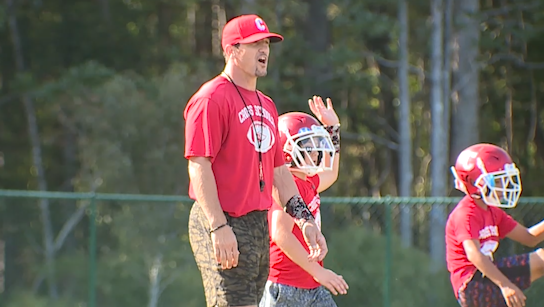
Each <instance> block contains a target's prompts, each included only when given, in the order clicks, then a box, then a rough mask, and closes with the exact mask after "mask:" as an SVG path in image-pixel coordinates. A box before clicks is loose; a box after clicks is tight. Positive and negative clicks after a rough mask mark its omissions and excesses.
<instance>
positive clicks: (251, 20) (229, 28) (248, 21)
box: [221, 15, 283, 50]
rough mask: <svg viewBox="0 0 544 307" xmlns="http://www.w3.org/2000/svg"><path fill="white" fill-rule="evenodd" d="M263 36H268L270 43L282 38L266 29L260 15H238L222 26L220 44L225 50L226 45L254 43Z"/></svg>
mask: <svg viewBox="0 0 544 307" xmlns="http://www.w3.org/2000/svg"><path fill="white" fill-rule="evenodd" d="M264 38H269V39H270V42H271V43H277V42H281V41H282V40H283V37H282V36H281V35H279V34H276V33H270V32H269V31H268V26H267V25H266V23H265V22H264V20H262V18H261V17H259V16H257V15H240V16H238V17H235V18H233V19H231V20H229V22H227V24H225V27H223V35H222V37H221V45H222V46H223V50H225V48H226V47H227V45H235V44H238V43H240V44H248V43H254V42H256V41H259V40H261V39H264Z"/></svg>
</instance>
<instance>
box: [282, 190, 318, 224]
mask: <svg viewBox="0 0 544 307" xmlns="http://www.w3.org/2000/svg"><path fill="white" fill-rule="evenodd" d="M285 212H287V214H289V215H290V216H292V217H293V218H295V219H302V220H313V219H314V216H313V214H312V212H311V211H310V209H309V208H308V206H307V205H306V203H305V202H304V200H303V199H302V197H301V196H300V195H295V196H293V197H291V199H289V201H288V202H287V204H286V205H285Z"/></svg>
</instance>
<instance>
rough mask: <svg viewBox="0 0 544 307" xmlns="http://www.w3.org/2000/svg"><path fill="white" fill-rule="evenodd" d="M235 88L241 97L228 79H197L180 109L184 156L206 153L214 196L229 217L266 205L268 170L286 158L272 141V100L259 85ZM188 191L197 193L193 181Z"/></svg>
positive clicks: (269, 191)
mask: <svg viewBox="0 0 544 307" xmlns="http://www.w3.org/2000/svg"><path fill="white" fill-rule="evenodd" d="M238 90H239V91H240V93H241V95H242V97H243V101H242V98H241V97H240V94H239V93H238V91H237V90H236V88H235V87H234V85H233V84H232V83H230V82H229V81H228V80H227V79H226V78H224V77H222V76H217V77H216V78H214V79H212V80H210V81H208V82H207V83H205V84H204V85H202V87H201V88H200V89H199V90H198V91H197V92H196V93H195V94H194V95H193V96H192V97H191V99H190V100H189V102H188V103H187V106H186V108H185V112H184V115H185V158H189V157H209V158H210V159H211V161H212V169H213V173H214V175H215V181H216V184H217V193H218V195H219V202H220V203H221V207H222V208H223V211H225V212H227V213H228V214H229V215H231V216H234V217H239V216H242V215H245V214H247V213H249V212H251V211H255V210H268V209H269V208H270V206H271V205H272V185H273V182H274V171H273V170H274V168H275V167H278V166H281V165H283V164H284V163H285V162H284V161H283V151H282V148H281V146H279V145H278V142H277V140H278V111H277V109H276V106H275V104H274V102H273V101H272V100H271V99H270V98H269V97H267V96H265V95H264V94H262V93H261V92H259V91H257V92H255V91H250V90H247V89H244V88H242V87H240V86H239V87H238ZM257 95H259V99H260V102H259V99H258V98H257ZM244 101H245V105H244ZM261 103H262V108H261V106H260V104H261ZM246 105H247V107H246ZM261 119H262V121H261ZM259 151H260V152H261V154H262V163H263V175H264V181H265V183H266V184H265V187H264V191H263V192H261V191H260V187H259ZM189 196H190V197H191V198H193V199H195V198H196V197H195V195H194V192H193V187H192V184H190V185H189Z"/></svg>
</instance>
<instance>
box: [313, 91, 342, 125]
mask: <svg viewBox="0 0 544 307" xmlns="http://www.w3.org/2000/svg"><path fill="white" fill-rule="evenodd" d="M308 105H309V106H310V110H312V113H314V115H315V116H316V117H317V119H319V121H320V122H322V123H323V125H325V126H334V125H337V124H339V123H340V119H339V118H338V115H336V112H335V111H334V108H333V107H332V101H331V99H330V98H327V106H325V104H324V103H323V99H322V98H321V97H320V96H314V97H312V99H309V100H308Z"/></svg>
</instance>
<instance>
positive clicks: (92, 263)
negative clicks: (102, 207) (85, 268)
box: [89, 192, 96, 307]
mask: <svg viewBox="0 0 544 307" xmlns="http://www.w3.org/2000/svg"><path fill="white" fill-rule="evenodd" d="M90 207H91V212H90V216H89V219H90V225H89V232H90V234H89V307H96V195H95V193H94V192H93V193H92V196H91V206H90Z"/></svg>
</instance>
